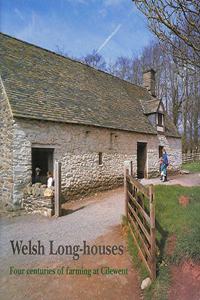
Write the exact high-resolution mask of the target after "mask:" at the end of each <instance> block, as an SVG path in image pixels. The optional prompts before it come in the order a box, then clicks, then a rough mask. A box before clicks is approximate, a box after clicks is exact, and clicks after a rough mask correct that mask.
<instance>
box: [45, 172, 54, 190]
mask: <svg viewBox="0 0 200 300" xmlns="http://www.w3.org/2000/svg"><path fill="white" fill-rule="evenodd" d="M52 186H54V179H53V175H52V173H51V172H50V171H48V172H47V187H48V188H51V187H52Z"/></svg>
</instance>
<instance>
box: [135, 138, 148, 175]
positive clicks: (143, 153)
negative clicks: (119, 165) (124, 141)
mask: <svg viewBox="0 0 200 300" xmlns="http://www.w3.org/2000/svg"><path fill="white" fill-rule="evenodd" d="M146 161H147V143H137V178H146V176H147V172H146Z"/></svg>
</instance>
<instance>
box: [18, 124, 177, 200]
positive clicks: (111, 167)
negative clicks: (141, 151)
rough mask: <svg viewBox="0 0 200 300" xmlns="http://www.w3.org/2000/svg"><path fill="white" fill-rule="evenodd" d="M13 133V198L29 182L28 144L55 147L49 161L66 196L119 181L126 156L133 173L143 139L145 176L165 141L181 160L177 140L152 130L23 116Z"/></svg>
mask: <svg viewBox="0 0 200 300" xmlns="http://www.w3.org/2000/svg"><path fill="white" fill-rule="evenodd" d="M14 135H15V139H14V149H15V150H14V181H15V185H14V199H15V201H18V202H20V201H21V199H22V197H23V188H24V186H26V185H27V184H28V182H30V181H31V147H32V146H33V147H41V148H46V147H49V148H54V160H59V161H61V162H62V193H63V199H64V200H65V201H66V200H69V199H72V198H74V197H76V196H77V195H78V196H84V195H87V194H89V193H90V192H91V191H97V190H105V189H109V188H112V187H115V186H119V184H122V183H123V164H124V161H125V160H132V161H133V173H134V174H136V172H137V161H136V158H137V142H146V143H148V144H147V152H148V153H147V164H148V166H147V171H148V174H149V175H155V174H158V170H159V162H158V159H159V157H158V156H159V155H158V146H159V145H164V146H165V147H166V150H167V152H170V153H169V154H170V160H171V162H172V164H173V166H174V167H175V168H179V167H180V162H181V158H180V157H181V154H180V153H181V142H180V139H173V138H170V139H166V138H164V137H157V136H156V135H145V134H139V133H130V132H125V131H119V130H111V129H103V128H97V127H92V126H82V125H73V124H64V123H63V124H62V123H60V124H59V123H55V122H47V121H37V120H35V121H34V120H25V119H16V120H15V124H14ZM99 152H101V153H102V165H99ZM174 153H176V154H174ZM179 154H180V157H179ZM176 156H178V159H176V158H177V157H176Z"/></svg>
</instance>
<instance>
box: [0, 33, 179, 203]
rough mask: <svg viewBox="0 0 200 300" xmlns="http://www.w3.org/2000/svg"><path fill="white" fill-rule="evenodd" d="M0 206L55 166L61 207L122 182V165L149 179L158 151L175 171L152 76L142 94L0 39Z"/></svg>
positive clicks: (169, 128) (175, 155) (174, 143)
mask: <svg viewBox="0 0 200 300" xmlns="http://www.w3.org/2000/svg"><path fill="white" fill-rule="evenodd" d="M0 62H1V70H0V72H1V82H0V89H1V93H0V199H1V201H2V203H4V204H7V205H8V204H11V205H12V206H13V207H18V206H20V205H21V203H22V198H23V189H24V188H25V187H26V185H27V184H28V183H30V182H34V176H35V168H36V167H39V168H40V169H41V175H42V176H43V178H44V180H46V173H47V171H52V172H53V171H54V170H53V166H54V161H55V160H58V161H60V162H61V163H62V174H61V175H62V193H63V195H64V197H65V199H66V200H69V199H71V198H72V197H74V196H76V195H85V194H87V193H89V192H91V191H96V190H103V189H108V188H111V187H115V186H118V185H119V184H121V183H122V182H123V167H124V161H126V160H131V161H133V164H132V168H133V170H132V171H133V174H134V175H135V176H136V177H138V178H143V177H147V178H148V177H150V176H156V175H158V172H159V154H160V153H161V149H162V147H165V148H166V151H167V153H168V155H169V160H170V165H171V168H172V169H173V170H174V171H176V170H178V169H179V168H180V166H181V162H182V150H181V138H180V136H179V134H178V132H177V129H176V128H175V126H174V125H173V123H172V122H171V121H170V119H169V117H168V115H167V114H166V112H165V110H164V106H163V104H162V102H161V100H159V99H157V98H156V96H155V72H154V71H153V70H149V71H147V72H145V73H144V84H143V87H141V86H137V85H134V84H131V83H129V82H126V81H124V80H121V79H119V78H117V77H114V76H112V75H110V74H107V73H105V72H102V71H98V70H96V69H94V68H91V67H89V66H87V65H85V64H83V63H80V62H78V61H74V60H72V59H69V58H66V57H63V56H61V55H58V54H56V53H53V52H50V51H48V50H45V49H42V48H40V47H37V46H35V45H31V44H28V43H26V42H23V41H20V40H17V39H15V38H13V37H10V36H7V35H5V34H0Z"/></svg>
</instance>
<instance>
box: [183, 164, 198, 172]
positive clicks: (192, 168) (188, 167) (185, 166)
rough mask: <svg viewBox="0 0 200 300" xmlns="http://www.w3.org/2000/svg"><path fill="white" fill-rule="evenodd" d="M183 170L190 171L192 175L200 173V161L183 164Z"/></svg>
mask: <svg viewBox="0 0 200 300" xmlns="http://www.w3.org/2000/svg"><path fill="white" fill-rule="evenodd" d="M182 169H184V170H188V171H190V172H192V173H198V172H200V161H195V162H191V163H187V164H183V165H182Z"/></svg>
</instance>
